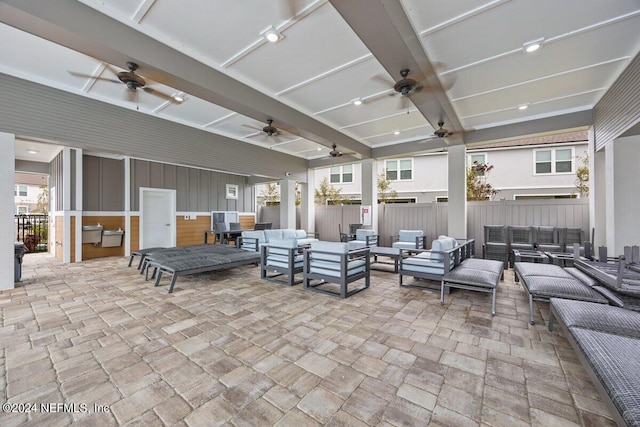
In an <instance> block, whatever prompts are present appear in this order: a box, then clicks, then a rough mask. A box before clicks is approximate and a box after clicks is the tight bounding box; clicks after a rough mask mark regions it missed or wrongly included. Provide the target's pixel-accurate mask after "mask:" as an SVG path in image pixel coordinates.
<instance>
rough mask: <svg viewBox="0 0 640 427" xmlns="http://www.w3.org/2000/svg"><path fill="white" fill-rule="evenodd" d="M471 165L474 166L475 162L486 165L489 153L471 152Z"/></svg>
mask: <svg viewBox="0 0 640 427" xmlns="http://www.w3.org/2000/svg"><path fill="white" fill-rule="evenodd" d="M468 159H469V166H473V165H475V164H478V165H485V164H487V155H486V154H485V153H479V154H469V157H468Z"/></svg>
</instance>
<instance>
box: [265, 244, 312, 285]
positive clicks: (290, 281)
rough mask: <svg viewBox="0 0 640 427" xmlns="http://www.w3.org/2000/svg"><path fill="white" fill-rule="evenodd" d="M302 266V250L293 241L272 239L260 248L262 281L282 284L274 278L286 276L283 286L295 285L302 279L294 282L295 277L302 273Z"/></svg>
mask: <svg viewBox="0 0 640 427" xmlns="http://www.w3.org/2000/svg"><path fill="white" fill-rule="evenodd" d="M302 264H303V255H302V249H301V248H300V247H299V246H298V242H297V240H295V239H272V240H270V241H269V243H268V244H265V245H263V246H262V247H261V255H260V277H261V278H263V279H267V280H272V281H278V282H280V283H282V281H281V280H276V279H275V278H276V277H279V276H282V275H286V276H287V280H286V282H284V283H285V284H287V285H289V286H293V285H297V284H298V283H301V282H302V279H299V280H295V275H296V273H302ZM270 273H271V274H270Z"/></svg>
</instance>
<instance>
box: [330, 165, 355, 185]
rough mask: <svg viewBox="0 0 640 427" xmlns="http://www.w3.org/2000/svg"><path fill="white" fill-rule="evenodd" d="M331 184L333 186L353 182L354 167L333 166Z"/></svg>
mask: <svg viewBox="0 0 640 427" xmlns="http://www.w3.org/2000/svg"><path fill="white" fill-rule="evenodd" d="M330 182H331V183H332V184H334V183H338V184H339V183H345V182H353V165H342V166H332V167H331V177H330Z"/></svg>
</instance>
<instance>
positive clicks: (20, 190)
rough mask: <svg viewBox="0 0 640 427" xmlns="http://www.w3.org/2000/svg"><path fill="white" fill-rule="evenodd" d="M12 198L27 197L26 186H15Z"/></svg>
mask: <svg viewBox="0 0 640 427" xmlns="http://www.w3.org/2000/svg"><path fill="white" fill-rule="evenodd" d="M13 195H14V196H21V197H26V196H27V186H26V185H16V189H15V191H14V193H13Z"/></svg>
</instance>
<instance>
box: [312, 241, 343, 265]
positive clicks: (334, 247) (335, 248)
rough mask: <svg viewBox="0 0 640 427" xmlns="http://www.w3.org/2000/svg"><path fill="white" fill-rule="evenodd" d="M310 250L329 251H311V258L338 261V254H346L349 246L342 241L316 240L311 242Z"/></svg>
mask: <svg viewBox="0 0 640 427" xmlns="http://www.w3.org/2000/svg"><path fill="white" fill-rule="evenodd" d="M311 250H312V251H321V252H329V253H319V252H312V253H311V258H312V259H315V260H327V261H334V262H339V261H340V255H341V254H346V253H347V252H349V246H348V245H347V244H346V243H342V242H323V241H320V240H318V241H316V242H311ZM331 254H336V255H331Z"/></svg>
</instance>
